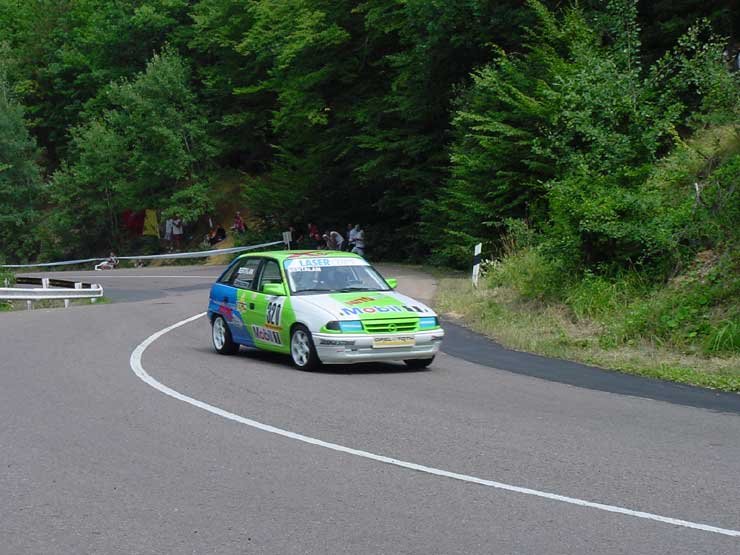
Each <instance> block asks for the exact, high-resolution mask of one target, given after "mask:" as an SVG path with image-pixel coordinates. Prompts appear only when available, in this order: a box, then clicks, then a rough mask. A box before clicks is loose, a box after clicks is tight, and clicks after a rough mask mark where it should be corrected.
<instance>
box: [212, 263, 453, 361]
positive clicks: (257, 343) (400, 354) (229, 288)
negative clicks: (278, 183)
mask: <svg viewBox="0 0 740 555" xmlns="http://www.w3.org/2000/svg"><path fill="white" fill-rule="evenodd" d="M395 287H396V280H394V279H387V280H386V279H384V278H383V276H382V275H380V273H379V272H378V271H377V270H376V269H375V268H373V267H372V266H371V265H370V264H369V263H368V262H367V261H366V260H365V259H364V258H362V257H361V256H359V255H357V254H352V253H346V252H340V251H274V252H262V253H249V254H244V255H242V256H240V257H238V258H236V259H235V260H234V261H233V262H232V263H231V265H229V267H228V268H226V270H225V271H224V272H223V273H222V274H221V276H220V277H219V278H218V280H217V281H216V283H214V284H213V286H212V287H211V293H210V299H209V303H208V319H209V321H210V323H211V337H212V340H213V347H214V349H215V350H216V352H217V353H220V354H223V355H229V354H234V353H236V352H237V351H238V350H239V346H240V345H244V346H245V347H252V348H257V349H264V350H267V351H275V352H278V353H285V354H289V355H290V357H291V359H292V360H293V364H294V365H295V366H296V367H297V368H301V369H304V370H311V369H315V368H317V367H318V366H320V365H321V364H350V363H356V362H373V361H403V362H405V363H406V365H407V366H409V367H411V368H426V367H427V366H429V365H430V364H431V363H432V361H433V360H434V356H435V355H436V354H437V351H439V346H440V343H441V342H442V338H443V337H444V331H443V330H442V328H441V327H440V325H439V319H438V318H437V314H435V312H434V311H433V310H432V309H431V308H429V307H428V306H426V305H425V304H423V303H420V302H419V301H416V300H414V299H412V298H410V297H407V296H405V295H402V294H400V293H398V292H396V291H394V289H395Z"/></svg>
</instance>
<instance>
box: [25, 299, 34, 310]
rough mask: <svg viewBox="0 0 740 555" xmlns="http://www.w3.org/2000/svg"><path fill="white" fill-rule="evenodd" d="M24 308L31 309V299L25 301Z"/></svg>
mask: <svg viewBox="0 0 740 555" xmlns="http://www.w3.org/2000/svg"><path fill="white" fill-rule="evenodd" d="M26 308H27V309H28V310H31V309H33V301H31V300H28V301H26Z"/></svg>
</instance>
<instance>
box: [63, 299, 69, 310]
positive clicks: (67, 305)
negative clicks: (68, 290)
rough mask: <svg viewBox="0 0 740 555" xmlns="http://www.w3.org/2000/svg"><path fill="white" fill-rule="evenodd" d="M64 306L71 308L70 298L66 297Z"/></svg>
mask: <svg viewBox="0 0 740 555" xmlns="http://www.w3.org/2000/svg"><path fill="white" fill-rule="evenodd" d="M64 308H69V299H64Z"/></svg>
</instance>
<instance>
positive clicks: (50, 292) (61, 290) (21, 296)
mask: <svg viewBox="0 0 740 555" xmlns="http://www.w3.org/2000/svg"><path fill="white" fill-rule="evenodd" d="M15 282H16V283H18V284H23V285H40V286H41V287H33V288H31V287H28V288H23V287H0V299H3V300H9V301H26V305H27V307H28V310H31V309H32V308H33V303H34V301H43V300H63V301H64V307H65V308H68V307H69V301H70V300H71V299H90V302H91V303H94V302H95V301H96V300H98V299H99V298H101V297H102V296H103V286H102V285H100V284H97V283H81V282H79V281H77V282H75V281H67V280H63V279H53V278H34V277H23V276H20V277H17V278H16V280H15ZM5 285H6V286H7V285H8V283H7V282H6V283H5Z"/></svg>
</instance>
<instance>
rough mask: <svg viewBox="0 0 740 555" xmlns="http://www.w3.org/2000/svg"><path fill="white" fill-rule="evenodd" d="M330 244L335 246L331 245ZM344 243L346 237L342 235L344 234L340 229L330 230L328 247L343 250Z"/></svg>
mask: <svg viewBox="0 0 740 555" xmlns="http://www.w3.org/2000/svg"><path fill="white" fill-rule="evenodd" d="M329 244H331V245H333V246H331V247H330V246H329ZM342 245H344V237H342V234H341V233H339V232H338V231H330V232H329V243H327V247H328V248H330V249H331V250H334V251H341V250H342Z"/></svg>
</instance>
